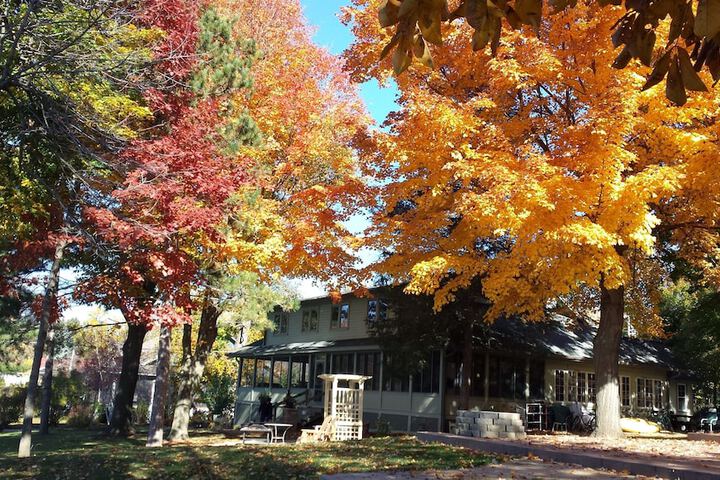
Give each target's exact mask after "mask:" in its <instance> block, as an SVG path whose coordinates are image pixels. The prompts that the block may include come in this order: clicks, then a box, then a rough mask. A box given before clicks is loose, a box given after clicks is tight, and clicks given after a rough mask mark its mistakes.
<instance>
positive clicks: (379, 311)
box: [367, 298, 388, 325]
mask: <svg viewBox="0 0 720 480" xmlns="http://www.w3.org/2000/svg"><path fill="white" fill-rule="evenodd" d="M387 318H388V304H387V301H386V300H384V299H382V298H379V299H377V300H369V301H368V313H367V322H368V324H369V325H373V324H374V323H375V322H376V321H378V320H379V321H381V322H382V321H384V320H387Z"/></svg>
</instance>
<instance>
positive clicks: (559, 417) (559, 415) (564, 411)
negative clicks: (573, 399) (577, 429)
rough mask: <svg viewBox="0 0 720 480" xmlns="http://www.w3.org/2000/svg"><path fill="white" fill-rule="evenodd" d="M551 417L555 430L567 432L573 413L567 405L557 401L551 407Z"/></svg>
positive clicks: (553, 429)
mask: <svg viewBox="0 0 720 480" xmlns="http://www.w3.org/2000/svg"><path fill="white" fill-rule="evenodd" d="M550 418H551V419H552V431H553V432H567V431H568V425H569V424H570V422H571V421H572V413H571V412H570V409H569V408H568V407H566V406H565V405H560V404H559V403H556V404H554V405H552V406H551V407H550Z"/></svg>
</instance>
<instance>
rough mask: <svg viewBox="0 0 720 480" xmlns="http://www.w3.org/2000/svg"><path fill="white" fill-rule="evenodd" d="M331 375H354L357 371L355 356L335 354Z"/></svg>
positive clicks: (331, 363) (331, 365)
mask: <svg viewBox="0 0 720 480" xmlns="http://www.w3.org/2000/svg"><path fill="white" fill-rule="evenodd" d="M330 368H331V369H332V370H331V371H330V373H353V371H354V370H355V354H353V353H333V354H332V360H331V361H330Z"/></svg>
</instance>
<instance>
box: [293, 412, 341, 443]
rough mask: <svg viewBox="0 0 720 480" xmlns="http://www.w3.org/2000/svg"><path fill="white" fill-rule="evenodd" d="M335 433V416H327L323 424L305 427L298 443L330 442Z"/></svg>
mask: <svg viewBox="0 0 720 480" xmlns="http://www.w3.org/2000/svg"><path fill="white" fill-rule="evenodd" d="M334 435H335V417H333V416H327V417H325V419H324V420H323V423H322V425H316V426H315V428H303V429H302V430H301V433H300V438H299V439H298V443H317V442H329V441H330V440H332V439H333V436H334Z"/></svg>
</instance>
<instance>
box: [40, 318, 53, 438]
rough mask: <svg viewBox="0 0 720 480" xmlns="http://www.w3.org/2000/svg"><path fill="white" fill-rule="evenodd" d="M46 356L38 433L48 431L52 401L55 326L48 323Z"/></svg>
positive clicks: (44, 433)
mask: <svg viewBox="0 0 720 480" xmlns="http://www.w3.org/2000/svg"><path fill="white" fill-rule="evenodd" d="M45 349H46V351H47V357H46V359H45V372H44V373H43V382H42V402H41V405H40V435H47V434H48V433H50V404H51V403H52V379H53V365H54V363H55V328H54V327H53V326H52V325H48V334H47V341H46V342H45Z"/></svg>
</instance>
